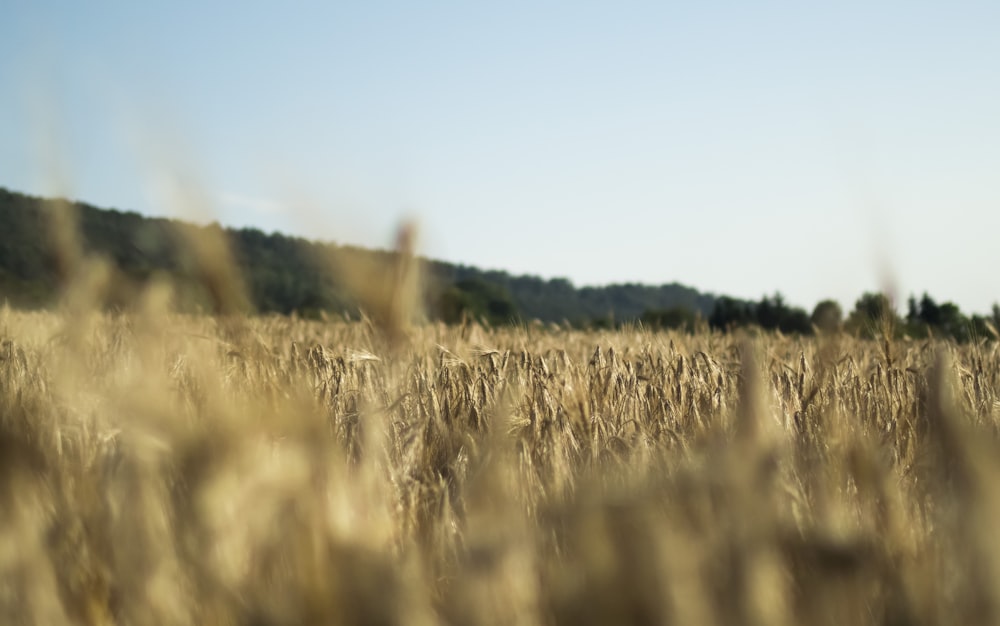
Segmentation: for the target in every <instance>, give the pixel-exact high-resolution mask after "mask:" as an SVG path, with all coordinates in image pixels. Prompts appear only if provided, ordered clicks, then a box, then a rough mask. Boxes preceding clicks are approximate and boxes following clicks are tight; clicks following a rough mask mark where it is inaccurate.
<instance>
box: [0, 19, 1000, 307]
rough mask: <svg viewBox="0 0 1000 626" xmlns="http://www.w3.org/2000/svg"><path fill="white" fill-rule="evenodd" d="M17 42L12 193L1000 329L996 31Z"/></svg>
mask: <svg viewBox="0 0 1000 626" xmlns="http://www.w3.org/2000/svg"><path fill="white" fill-rule="evenodd" d="M3 13H4V15H3V19H2V20H0V185H2V186H5V187H8V188H12V189H15V190H21V191H27V192H31V193H39V194H43V193H47V192H50V191H52V190H54V189H57V188H58V189H62V190H65V191H66V192H67V193H69V194H70V195H72V196H74V197H76V198H79V199H82V200H85V201H88V202H90V203H92V204H95V205H98V206H111V207H115V208H119V209H129V210H137V211H140V212H143V213H150V214H171V215H190V208H189V207H188V208H182V207H176V206H172V205H169V204H165V203H164V202H163V201H162V194H158V193H157V189H159V186H158V185H159V184H160V182H162V180H164V178H165V177H167V178H169V177H175V178H176V177H178V176H179V177H181V178H180V180H184V181H186V182H185V184H189V185H197V188H198V189H199V193H201V194H202V195H203V196H204V197H205V198H206V200H207V201H206V203H205V204H204V205H202V206H200V207H199V209H198V213H199V216H200V217H201V218H203V219H204V220H206V221H207V220H211V219H218V220H219V221H222V222H223V223H226V224H230V225H236V226H243V225H254V226H257V227H260V228H262V229H264V230H282V231H284V232H290V233H294V234H300V235H305V236H309V237H314V238H321V239H328V240H333V241H337V242H341V243H355V244H362V245H379V246H381V245H386V244H388V243H389V242H391V241H392V238H393V231H394V228H395V226H396V224H397V223H398V222H399V220H400V219H401V218H404V217H414V218H416V219H417V220H418V223H419V224H420V228H421V233H422V250H423V252H424V253H425V254H427V255H429V256H431V257H434V258H441V259H446V260H450V261H457V262H464V263H468V264H474V265H477V266H480V267H484V268H496V269H505V270H508V271H510V272H514V273H531V274H537V275H541V276H545V277H556V276H560V277H568V278H569V279H571V280H572V281H573V282H574V283H575V284H577V285H588V284H605V283H609V282H645V283H653V284H656V283H664V282H671V281H679V282H682V283H685V284H689V285H691V286H694V287H696V288H699V289H702V290H706V291H713V292H716V293H724V294H729V295H735V296H740V297H748V298H758V297H760V296H761V295H763V294H765V293H772V292H774V291H781V292H782V293H783V294H784V295H785V297H786V299H787V300H789V301H791V302H793V303H795V304H798V305H801V306H805V307H807V308H811V307H812V306H813V305H814V304H815V303H816V301H818V300H819V299H821V298H824V297H828V296H829V297H834V298H837V299H839V300H841V301H842V302H843V303H844V304H845V305H846V306H848V307H850V306H851V305H852V304H853V302H854V300H855V299H856V298H857V297H858V296H859V295H860V294H861V293H862V292H863V291H867V290H877V289H880V288H883V287H886V286H889V285H891V286H892V287H893V288H894V289H896V290H897V292H898V295H899V296H900V297H901V298H903V299H905V297H906V296H907V295H909V294H910V293H916V294H918V295H919V294H920V293H921V292H923V291H925V290H926V291H928V292H930V294H931V295H932V296H933V297H935V298H936V299H938V300H939V301H941V300H952V301H955V302H956V303H958V304H959V305H960V306H961V307H962V308H963V310H966V311H978V312H986V311H987V310H988V309H989V307H990V305H991V304H992V303H993V302H995V301H998V300H1000V280H998V279H997V278H996V277H995V276H996V269H995V268H996V266H997V263H998V261H1000V254H998V252H997V245H996V242H997V239H998V236H1000V177H998V173H1000V37H997V36H996V33H997V32H1000V3H997V2H995V1H991V2H986V1H983V2H935V3H931V2H920V1H910V2H852V1H845V2H837V3H822V4H820V3H812V2H698V3H695V2H683V3H680V2H648V3H646V2H614V3H611V2H608V3H591V2H531V3H528V2H507V3H474V2H425V3H409V2H405V3H404V2H356V3H346V2H340V3H336V2H322V3H321V2H317V3H295V2H284V3H278V2H240V3H236V2H232V3H218V2H217V3H200V2H199V3H196V2H171V3H153V2H149V3H138V2H125V1H124V0H122V1H118V2H111V1H108V0H96V1H94V2H89V3H80V2H58V1H54V2H46V3H41V2H34V1H29V0H12V1H11V2H8V3H7V4H6V5H5V9H4V10H3ZM53 163H55V164H56V165H53ZM57 172H62V173H61V174H60V175H57ZM158 181H159V182H158ZM57 183H58V184H57ZM182 209H184V210H182Z"/></svg>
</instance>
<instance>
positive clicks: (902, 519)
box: [0, 293, 1000, 624]
mask: <svg viewBox="0 0 1000 626" xmlns="http://www.w3.org/2000/svg"><path fill="white" fill-rule="evenodd" d="M143 302H144V304H143V305H142V306H138V307H137V308H136V311H134V312H132V313H129V314H127V315H125V314H122V315H111V314H103V313H96V312H93V311H89V312H88V311H81V310H79V309H68V310H67V311H65V312H62V313H25V312H16V311H11V310H7V309H4V310H2V311H0V342H2V345H0V622H2V623H8V624H15V623H37V624H63V623H83V624H194V623H199V624H305V623H309V624H318V623H334V624H339V623H364V624H394V623H395V624H443V623H447V624H619V623H650V624H653V623H673V624H972V623H984V624H985V623H997V622H998V621H1000V571H998V570H1000V541H998V540H997V537H996V536H995V535H996V534H995V532H994V531H993V529H994V528H995V526H996V522H997V520H998V519H1000V515H998V506H1000V499H998V497H997V490H996V487H995V483H994V481H995V480H996V478H997V477H998V475H1000V472H998V459H1000V456H998V454H997V452H998V450H1000V448H998V447H997V445H996V443H995V440H996V432H997V426H998V424H1000V396H998V394H1000V358H998V357H1000V355H998V347H997V344H996V343H993V344H981V345H971V346H967V347H961V348H959V347H956V346H954V345H950V344H943V343H942V344H935V343H928V342H897V343H895V344H894V345H892V350H891V354H892V361H891V363H889V362H887V359H886V354H888V352H887V350H886V348H885V346H884V345H883V344H880V343H878V342H865V341H859V340H856V339H853V338H850V337H846V336H835V337H826V338H821V339H808V340H806V339H792V338H784V337H778V336H760V337H749V336H743V337H730V336H724V335H719V334H701V335H696V336H690V337H689V336H681V335H671V334H651V333H648V332H645V331H643V330H642V329H639V328H635V329H631V330H628V329H627V330H623V331H619V332H603V333H597V332H591V333H585V332H577V331H568V330H562V329H553V328H540V327H535V326H528V327H522V328H514V329H506V330H484V329H482V328H479V327H477V326H466V327H458V328H446V327H443V326H436V325H430V324H425V325H422V326H418V327H416V328H415V329H412V330H411V331H410V333H409V335H408V336H407V338H406V339H405V342H403V343H396V344H393V345H390V344H389V342H387V341H386V340H385V331H381V330H380V327H379V325H378V324H376V323H374V322H361V323H353V324H348V323H332V322H331V323H317V322H306V321H301V320H295V319H288V318H277V317H270V318H246V317H234V316H229V317H183V316H178V315H173V314H170V313H168V312H166V310H165V309H164V308H163V307H162V298H158V297H157V296H156V294H155V293H152V294H147V297H146V299H145V300H144V301H143Z"/></svg>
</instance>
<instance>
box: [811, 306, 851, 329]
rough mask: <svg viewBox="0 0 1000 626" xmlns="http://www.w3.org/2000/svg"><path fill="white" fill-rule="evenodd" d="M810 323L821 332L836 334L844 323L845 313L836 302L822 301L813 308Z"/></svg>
mask: <svg viewBox="0 0 1000 626" xmlns="http://www.w3.org/2000/svg"><path fill="white" fill-rule="evenodd" d="M809 321H810V322H812V324H813V326H815V327H816V328H818V329H819V330H820V331H821V332H824V333H832V332H836V331H837V330H839V329H840V326H841V324H842V323H843V321H844V312H843V310H841V308H840V303H838V302H837V301H836V300H822V301H820V302H819V303H817V304H816V307H815V308H813V312H812V315H811V316H810V317H809Z"/></svg>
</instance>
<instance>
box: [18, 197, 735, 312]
mask: <svg viewBox="0 0 1000 626" xmlns="http://www.w3.org/2000/svg"><path fill="white" fill-rule="evenodd" d="M45 202H47V201H46V200H45V199H41V198H36V197H32V196H27V195H24V194H20V193H16V192H13V191H8V190H5V189H2V188H0V299H6V300H7V301H8V302H10V303H11V304H13V305H16V306H22V307H39V306H46V305H48V304H50V303H51V302H53V300H54V298H55V296H56V294H57V291H58V285H59V279H58V275H59V265H58V259H57V258H56V257H55V255H54V254H53V253H52V246H51V245H50V242H51V240H52V238H51V236H50V231H51V227H50V224H49V218H48V216H47V215H46V213H45V212H44V203H45ZM73 207H74V208H75V213H76V219H77V221H78V225H79V231H80V235H81V239H82V245H83V247H84V248H85V250H86V251H87V252H90V253H95V254H98V255H100V256H102V257H104V258H107V259H108V260H110V261H111V262H112V263H113V265H114V266H115V267H116V268H117V271H118V272H119V275H118V279H117V281H118V282H120V283H123V284H125V285H126V287H127V286H128V285H138V284H142V283H143V282H144V281H147V280H149V279H151V278H153V277H155V276H158V275H159V276H163V277H169V278H170V279H171V280H172V281H173V282H174V284H175V285H177V287H178V292H179V293H178V300H179V304H180V305H181V306H185V307H189V308H191V307H193V308H196V307H198V306H201V305H206V296H205V294H204V293H201V287H200V285H199V279H198V276H197V275H196V269H197V268H196V267H194V265H195V264H194V263H193V262H192V261H191V259H190V258H189V256H188V255H189V253H188V251H187V250H185V246H184V245H182V244H181V243H180V242H181V238H179V237H178V232H179V231H183V230H184V229H189V230H192V231H197V230H198V229H203V230H204V229H221V228H222V227H221V226H219V225H211V226H194V225H190V224H184V223H182V222H178V221H175V220H168V219H161V218H149V217H145V216H142V215H139V214H137V213H132V212H121V211H117V210H109V209H99V208H97V207H94V206H91V205H88V204H86V203H81V202H74V203H73ZM223 231H224V235H225V238H226V239H227V240H228V241H229V243H230V247H231V249H232V252H233V255H234V257H235V260H236V263H237V264H238V265H239V268H240V270H241V273H242V278H243V280H244V281H245V283H246V289H247V292H248V295H249V297H250V300H251V302H250V304H251V306H252V308H253V309H254V310H256V311H258V312H279V313H290V312H292V311H298V312H300V313H303V314H315V313H318V312H319V311H327V312H331V313H340V312H345V311H346V312H348V313H350V312H354V311H356V305H355V304H354V303H353V302H352V300H351V299H350V297H349V295H348V294H347V293H346V291H345V290H344V289H343V288H342V286H341V285H339V284H338V282H337V281H336V280H335V277H334V275H333V274H332V273H331V272H330V271H328V270H329V268H328V267H326V266H325V265H324V263H325V261H324V260H325V259H328V258H329V254H328V253H329V252H331V251H335V252H337V253H338V254H339V255H340V256H341V257H343V256H344V255H348V256H349V255H358V256H359V257H373V256H377V255H385V254H388V253H387V252H384V251H374V250H363V249H359V248H352V247H349V246H338V245H336V244H332V243H318V242H312V241H308V240H305V239H302V238H297V237H288V236H285V235H282V234H279V233H272V234H267V233H264V232H261V231H259V230H255V229H238V230H237V229H223ZM427 268H428V277H427V278H428V280H427V284H428V295H427V299H428V310H429V311H430V313H431V315H433V316H436V317H441V318H444V319H446V320H456V319H458V318H460V317H461V316H462V315H463V314H468V313H472V314H473V315H477V316H481V317H485V318H487V319H489V320H490V321H493V322H503V321H508V320H510V319H539V320H542V321H545V322H562V321H563V320H568V321H570V322H573V323H577V324H580V323H588V324H589V323H593V322H594V321H595V320H597V321H599V322H602V323H609V322H612V321H615V322H621V321H627V320H634V319H638V318H640V316H642V315H643V314H644V313H646V312H648V311H654V310H669V309H684V310H686V311H690V312H692V313H698V314H700V315H702V316H703V317H706V318H707V317H708V316H709V315H710V314H711V312H712V310H713V307H714V304H715V300H716V299H715V297H714V296H711V295H707V294H702V293H699V292H698V291H697V290H695V289H692V288H690V287H685V286H683V285H679V284H676V283H675V284H669V285H662V286H647V285H637V284H624V285H610V286H606V287H583V288H577V287H575V286H574V285H573V284H572V283H570V282H569V281H568V280H565V279H552V280H546V279H542V278H538V277H536V276H512V275H510V274H508V273H506V272H502V271H484V270H480V269H477V268H474V267H469V266H464V265H454V264H450V263H444V262H440V261H430V262H428V263H427Z"/></svg>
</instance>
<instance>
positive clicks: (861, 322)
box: [844, 292, 901, 337]
mask: <svg viewBox="0 0 1000 626" xmlns="http://www.w3.org/2000/svg"><path fill="white" fill-rule="evenodd" d="M900 321H901V320H899V318H898V316H897V315H896V312H895V310H894V309H893V306H892V301H891V300H890V299H889V296H887V295H885V294H884V293H870V292H865V293H864V294H862V296H861V297H860V298H858V300H857V302H855V303H854V310H853V311H851V314H850V315H849V316H848V318H847V322H846V323H845V324H844V325H845V327H846V328H847V329H848V330H850V331H851V332H854V333H858V334H859V335H861V336H864V337H875V336H878V335H888V336H890V337H894V336H896V333H897V332H899V330H900V329H901V324H900Z"/></svg>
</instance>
